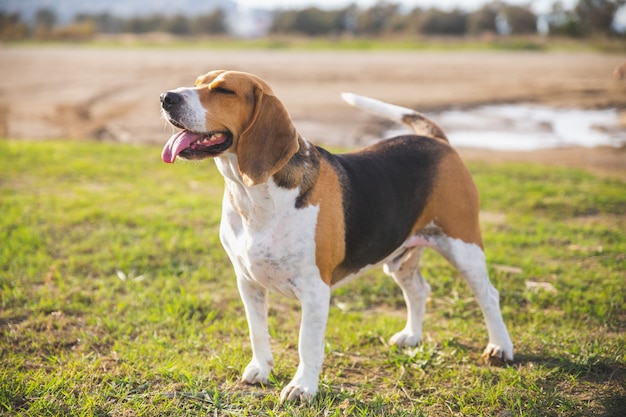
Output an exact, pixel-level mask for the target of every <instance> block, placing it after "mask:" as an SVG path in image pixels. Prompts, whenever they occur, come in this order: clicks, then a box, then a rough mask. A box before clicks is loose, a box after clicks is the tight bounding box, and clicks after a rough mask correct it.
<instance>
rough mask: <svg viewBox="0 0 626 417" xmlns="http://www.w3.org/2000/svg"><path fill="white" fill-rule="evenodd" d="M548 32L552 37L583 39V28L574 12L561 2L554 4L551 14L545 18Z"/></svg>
mask: <svg viewBox="0 0 626 417" xmlns="http://www.w3.org/2000/svg"><path fill="white" fill-rule="evenodd" d="M545 19H546V23H547V26H548V27H547V31H548V34H550V35H557V36H570V37H576V38H577V37H581V36H583V34H584V33H583V32H584V31H583V27H582V25H581V22H580V19H579V18H578V16H577V15H576V13H575V12H574V11H573V10H569V9H566V8H565V6H564V5H563V3H562V2H561V1H557V2H555V3H553V4H552V8H551V10H550V12H549V13H548V14H547V15H546V16H545Z"/></svg>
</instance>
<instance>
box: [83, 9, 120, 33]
mask: <svg viewBox="0 0 626 417" xmlns="http://www.w3.org/2000/svg"><path fill="white" fill-rule="evenodd" d="M74 22H76V23H84V22H93V24H94V25H95V27H96V31H98V32H100V33H120V32H124V28H125V27H126V21H125V19H122V18H120V17H117V16H113V15H112V14H110V13H106V12H105V13H99V14H95V15H89V14H82V13H80V14H77V15H76V17H75V18H74Z"/></svg>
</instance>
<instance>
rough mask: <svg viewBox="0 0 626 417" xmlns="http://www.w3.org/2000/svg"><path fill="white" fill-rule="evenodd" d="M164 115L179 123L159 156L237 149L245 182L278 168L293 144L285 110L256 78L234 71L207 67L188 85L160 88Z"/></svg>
mask: <svg viewBox="0 0 626 417" xmlns="http://www.w3.org/2000/svg"><path fill="white" fill-rule="evenodd" d="M161 108H162V111H163V115H164V117H165V118H166V119H167V120H168V121H169V122H170V123H171V124H172V125H174V126H176V127H177V128H179V129H181V131H180V132H178V133H176V134H175V135H173V136H172V137H171V138H170V139H169V140H168V142H167V144H166V145H165V147H164V148H163V152H162V155H161V156H162V158H163V161H164V162H167V163H173V162H174V161H175V160H176V158H177V157H181V158H183V159H189V160H199V159H204V158H210V157H215V156H218V155H220V154H222V153H224V152H232V153H235V154H236V155H237V161H238V164H239V171H240V174H241V176H242V179H243V181H244V182H245V183H246V185H249V186H251V185H255V184H260V183H263V182H265V181H267V179H268V178H269V177H270V176H271V175H273V174H275V173H276V172H278V171H279V170H280V168H282V167H283V166H284V165H285V164H286V163H287V161H289V158H291V156H292V155H293V154H294V153H295V152H296V151H297V150H298V140H297V133H296V130H295V127H294V126H293V123H292V122H291V119H290V117H289V114H288V113H287V110H286V109H285V108H284V106H283V104H282V103H281V102H280V100H278V98H276V97H275V96H274V93H273V92H272V89H271V88H270V86H269V85H268V84H267V83H266V82H264V81H263V80H261V79H260V78H258V77H256V76H254V75H251V74H247V73H243V72H237V71H211V72H209V73H207V74H205V75H202V76H200V77H198V79H197V80H196V84H195V86H194V87H192V88H177V89H175V90H171V91H167V92H165V93H163V94H161Z"/></svg>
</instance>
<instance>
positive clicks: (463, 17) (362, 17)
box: [0, 0, 625, 40]
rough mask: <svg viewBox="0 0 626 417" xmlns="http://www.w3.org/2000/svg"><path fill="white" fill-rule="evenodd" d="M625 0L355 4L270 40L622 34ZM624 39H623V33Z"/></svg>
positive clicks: (53, 22) (105, 24) (184, 32)
mask: <svg viewBox="0 0 626 417" xmlns="http://www.w3.org/2000/svg"><path fill="white" fill-rule="evenodd" d="M624 3H625V0H578V2H577V3H576V4H575V6H574V7H573V8H571V9H567V8H565V7H564V6H563V4H562V3H561V2H560V1H555V2H554V3H553V4H552V8H551V11H550V12H549V13H547V14H545V15H542V16H537V15H536V14H535V13H533V11H532V10H531V9H530V7H529V6H518V5H511V4H508V3H506V2H504V1H500V0H492V1H491V2H489V3H486V4H485V5H483V6H482V7H480V8H479V9H476V10H473V11H464V10H461V9H455V10H451V11H444V10H440V9H438V8H427V9H424V8H419V7H417V8H414V9H412V10H409V11H406V10H403V9H402V7H401V6H400V4H398V3H395V2H393V1H387V0H382V1H380V2H378V3H377V4H375V5H373V6H371V7H369V8H359V7H357V6H356V5H355V4H353V5H350V6H347V7H343V8H337V9H321V8H317V7H307V8H304V9H287V10H275V11H274V12H273V16H272V20H271V21H272V23H271V25H270V27H269V28H268V33H269V34H271V35H300V36H340V35H344V34H350V35H352V36H363V37H372V36H386V35H396V36H414V35H426V36H465V35H472V36H476V35H482V34H485V33H494V34H500V35H527V34H536V33H538V32H539V33H542V34H551V35H560V36H570V37H585V36H592V35H598V34H600V35H618V34H617V33H616V31H615V29H614V28H613V26H612V22H613V19H614V17H615V14H616V12H617V10H618V9H619V8H620V7H621V6H623V5H624ZM229 31H230V28H229V24H228V16H227V14H226V13H225V12H224V11H222V10H219V9H218V10H215V11H214V12H212V13H209V14H202V15H198V16H185V15H171V16H165V15H159V14H155V15H149V16H134V17H126V18H125V17H119V16H114V15H111V14H109V13H100V14H95V15H87V14H79V15H77V16H76V17H75V18H74V20H73V21H72V22H70V23H69V24H66V25H59V24H58V21H57V16H56V15H55V13H54V11H52V10H50V9H41V10H39V11H38V12H37V13H36V15H35V18H34V21H33V22H31V23H30V24H27V23H25V22H24V21H22V19H21V17H20V16H19V15H18V14H8V13H5V12H2V11H0V39H4V40H15V39H24V38H28V37H32V38H39V39H51V38H52V39H71V40H84V39H90V38H92V37H93V36H95V35H96V34H98V33H109V34H115V33H135V34H143V33H149V32H164V33H170V34H173V35H178V36H199V35H228V34H229ZM619 35H622V36H623V34H619Z"/></svg>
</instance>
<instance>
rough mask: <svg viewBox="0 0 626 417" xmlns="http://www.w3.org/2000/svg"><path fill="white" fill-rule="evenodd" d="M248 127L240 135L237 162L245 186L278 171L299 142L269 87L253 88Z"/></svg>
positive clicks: (259, 84)
mask: <svg viewBox="0 0 626 417" xmlns="http://www.w3.org/2000/svg"><path fill="white" fill-rule="evenodd" d="M254 100H255V104H254V110H253V115H252V118H251V121H250V124H249V125H248V126H247V127H246V129H245V130H244V131H243V133H242V134H241V135H240V136H239V140H238V142H237V150H236V152H237V160H238V162H239V172H240V173H241V177H242V179H243V182H244V183H245V184H246V185H247V186H253V185H256V184H262V183H264V182H266V181H267V180H268V178H269V177H270V176H272V175H274V174H275V173H276V172H278V171H279V170H280V169H281V168H282V167H283V166H284V165H285V164H286V163H287V162H288V161H289V159H290V158H291V157H292V156H293V154H295V153H296V152H297V150H298V139H297V133H296V128H295V127H294V125H293V123H292V121H291V118H290V117H289V114H288V113H287V110H286V109H285V107H284V106H283V104H282V103H281V102H280V100H279V99H278V98H276V97H275V96H274V94H273V93H272V91H271V90H270V89H269V87H267V86H264V85H262V84H261V83H256V84H255V86H254Z"/></svg>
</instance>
